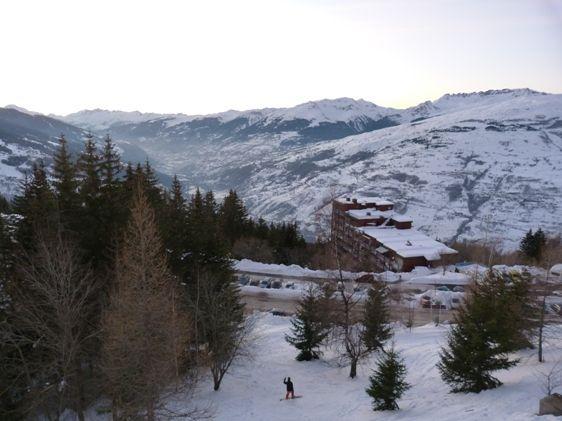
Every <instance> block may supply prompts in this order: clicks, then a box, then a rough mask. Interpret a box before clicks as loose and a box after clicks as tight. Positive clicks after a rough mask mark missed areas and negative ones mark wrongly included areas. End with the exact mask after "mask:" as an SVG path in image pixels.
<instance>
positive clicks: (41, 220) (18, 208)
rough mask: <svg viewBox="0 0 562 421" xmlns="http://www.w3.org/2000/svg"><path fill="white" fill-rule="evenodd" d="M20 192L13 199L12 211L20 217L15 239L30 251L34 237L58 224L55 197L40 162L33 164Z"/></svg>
mask: <svg viewBox="0 0 562 421" xmlns="http://www.w3.org/2000/svg"><path fill="white" fill-rule="evenodd" d="M22 190H23V192H22V194H21V195H20V196H16V197H15V199H14V211H15V212H16V213H18V214H19V215H21V216H22V219H21V220H20V221H19V223H18V229H17V239H18V242H19V243H20V244H21V245H22V247H23V248H24V249H25V250H31V249H33V246H34V241H33V240H34V237H35V236H36V235H37V234H38V233H39V232H40V231H48V230H50V229H52V228H53V227H54V226H55V225H56V224H57V222H58V214H57V212H56V200H55V195H54V194H53V191H52V189H51V186H50V185H49V182H48V180H47V173H46V171H45V166H44V164H43V162H42V161H39V162H36V163H34V164H33V167H32V172H31V176H30V177H27V176H26V179H25V180H24V182H23V186H22Z"/></svg>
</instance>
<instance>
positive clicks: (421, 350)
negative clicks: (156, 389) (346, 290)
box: [177, 313, 562, 421]
mask: <svg viewBox="0 0 562 421" xmlns="http://www.w3.org/2000/svg"><path fill="white" fill-rule="evenodd" d="M256 317H257V323H256V335H257V339H256V342H255V344H254V357H253V360H251V361H250V360H244V361H239V362H237V363H236V364H235V365H234V366H233V367H232V369H231V372H230V373H229V374H227V376H226V377H225V379H224V382H223V384H222V386H221V390H220V391H218V392H213V391H212V384H211V381H210V379H206V380H204V381H203V382H202V384H201V387H200V390H199V392H198V394H197V397H196V399H195V403H196V404H198V405H200V406H206V405H208V403H210V404H211V407H212V408H213V416H214V419H216V420H229V421H238V420H244V421H246V420H264V421H265V420H271V421H274V420H303V421H306V420H338V419H346V420H373V419H384V420H409V419H412V420H414V419H415V420H431V421H435V420H458V419H462V420H513V421H517V420H533V419H536V420H539V419H540V420H543V421H548V420H554V419H556V418H555V417H551V416H545V417H538V416H537V415H536V413H537V412H538V404H539V399H540V398H541V397H542V396H543V393H542V392H541V388H540V385H541V382H542V380H541V378H540V376H539V375H538V370H541V371H547V370H548V369H550V367H552V365H553V364H554V362H555V361H557V360H559V359H562V348H561V347H560V346H561V345H562V341H560V340H559V339H557V340H554V341H549V344H548V345H547V348H546V359H547V362H546V363H544V364H539V363H538V362H537V361H536V360H537V357H536V351H534V350H527V351H523V352H520V353H519V355H518V356H519V357H520V358H521V362H520V364H519V365H518V366H516V367H515V368H513V369H511V370H509V371H503V372H500V373H498V377H499V378H500V379H501V380H502V381H503V382H504V385H503V386H501V387H500V388H498V389H495V390H490V391H485V392H481V393H479V394H451V393H449V391H448V387H447V385H446V384H445V383H443V381H442V380H441V378H440V376H439V372H438V371H437V368H436V367H435V364H436V363H437V361H438V352H439V349H440V347H441V346H442V345H443V344H444V343H445V338H446V336H445V335H446V332H447V329H448V327H446V326H438V327H435V326H433V325H427V326H422V327H419V328H414V329H413V330H412V332H410V331H409V330H408V329H405V328H397V329H396V331H395V338H394V340H395V346H396V348H397V349H398V350H399V351H400V352H401V353H402V356H403V357H404V359H405V362H406V365H407V368H408V376H407V380H408V382H410V383H411V384H412V388H411V389H410V390H408V391H407V392H406V393H405V395H404V397H403V398H402V399H401V400H400V402H399V405H400V410H399V411H396V412H390V411H385V412H373V411H372V410H371V401H370V398H369V396H367V394H366V393H365V388H366V387H367V384H368V376H369V375H370V372H371V370H372V368H374V366H375V358H374V357H372V358H370V359H369V360H368V361H365V362H364V363H363V364H362V365H361V366H360V367H359V369H358V377H357V378H356V379H354V380H352V379H350V378H349V377H348V372H349V367H348V366H344V367H338V359H337V356H336V355H335V354H334V352H333V351H332V350H326V352H325V354H324V357H323V359H322V360H318V361H312V362H298V361H296V360H295V359H294V358H295V356H296V352H295V350H294V348H292V347H291V346H290V345H289V344H288V343H286V342H285V340H284V335H285V334H286V333H288V332H289V327H290V318H288V317H278V316H273V315H271V314H267V313H257V314H256ZM558 336H560V335H558ZM287 376H290V377H291V379H292V380H293V382H294V383H295V392H296V394H297V395H303V398H302V399H297V400H294V401H280V398H283V397H284V395H285V388H284V385H283V383H282V381H283V378H284V377H287ZM177 404H178V405H181V399H178V402H177Z"/></svg>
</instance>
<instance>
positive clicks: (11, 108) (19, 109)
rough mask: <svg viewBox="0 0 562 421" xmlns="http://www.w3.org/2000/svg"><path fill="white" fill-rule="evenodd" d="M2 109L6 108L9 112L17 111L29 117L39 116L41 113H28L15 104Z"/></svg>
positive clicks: (28, 111)
mask: <svg viewBox="0 0 562 421" xmlns="http://www.w3.org/2000/svg"><path fill="white" fill-rule="evenodd" d="M4 108H7V109H9V110H16V111H19V112H20V113H24V114H29V115H40V114H41V113H38V112H36V111H30V110H28V109H27V108H23V107H20V106H18V105H15V104H8V105H6V106H5V107H4Z"/></svg>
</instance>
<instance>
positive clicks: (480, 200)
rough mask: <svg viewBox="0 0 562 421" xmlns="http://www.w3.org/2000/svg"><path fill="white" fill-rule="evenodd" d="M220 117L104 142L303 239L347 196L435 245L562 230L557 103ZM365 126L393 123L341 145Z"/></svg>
mask: <svg viewBox="0 0 562 421" xmlns="http://www.w3.org/2000/svg"><path fill="white" fill-rule="evenodd" d="M242 115H244V116H245V117H243V118H242V117H241V116H242ZM367 115H368V116H369V117H367ZM219 116H220V115H219ZM220 118H221V119H222V118H224V121H223V120H221V121H218V119H219V117H217V116H215V117H206V118H204V119H195V120H191V122H190V123H180V124H175V125H170V124H169V123H166V124H164V123H160V122H158V121H154V120H151V121H149V122H145V123H144V124H134V125H127V124H124V125H122V126H119V127H115V126H114V129H113V130H112V133H113V134H114V136H115V137H116V138H117V139H119V140H121V141H122V142H123V144H134V145H136V146H139V147H140V148H142V149H143V150H144V151H146V153H147V154H148V155H149V156H150V157H151V159H153V160H154V162H155V164H156V166H157V168H159V169H160V170H161V171H163V172H165V173H168V174H172V173H177V174H179V176H180V177H181V178H182V179H183V180H184V181H186V182H187V183H188V184H189V185H190V186H194V185H199V186H202V187H203V188H211V189H214V190H216V191H219V192H220V191H223V190H226V189H228V188H231V187H234V188H236V189H238V190H239V191H240V193H241V194H242V196H243V197H244V199H245V200H246V202H247V203H248V205H249V206H250V210H251V211H252V213H253V214H254V215H261V216H264V217H265V218H268V219H272V220H277V219H296V220H298V221H299V222H301V224H302V226H303V227H304V228H305V229H306V230H307V232H308V233H309V234H310V235H311V236H312V235H314V233H315V232H316V230H317V228H318V227H317V226H316V224H315V220H316V218H315V213H316V212H317V211H318V210H319V209H322V207H323V206H324V205H325V204H326V203H327V202H329V199H330V197H332V196H333V195H334V194H343V193H348V192H352V191H355V192H363V193H371V194H374V195H378V196H386V197H388V198H389V199H391V200H393V201H395V202H396V203H397V204H398V209H399V210H400V211H402V212H408V213H409V214H410V215H411V216H413V217H414V222H415V224H416V225H417V227H418V228H420V229H421V230H422V231H425V232H427V233H428V234H430V235H431V236H433V237H438V238H440V239H442V240H451V239H488V240H493V241H497V242H499V243H501V244H502V245H504V246H505V247H507V248H513V247H515V246H516V245H517V242H518V240H519V239H520V238H521V236H522V234H523V233H524V232H525V231H526V230H528V229H529V228H537V227H539V226H541V227H542V228H543V229H545V230H546V231H548V232H549V233H552V234H556V233H559V232H561V231H562V218H560V215H562V207H561V206H562V184H561V183H562V182H561V180H562V95H548V94H543V93H539V92H535V91H532V90H528V89H520V90H495V91H486V92H477V93H470V94H452V95H445V96H443V97H441V98H440V99H438V100H436V101H434V102H425V103H422V104H420V105H418V106H416V107H413V108H410V109H407V110H393V109H385V108H381V107H377V106H376V105H374V104H370V103H367V102H365V101H353V100H349V99H345V98H344V99H339V100H333V101H316V102H311V103H307V104H302V105H299V106H297V107H295V108H292V109H268V110H261V111H249V112H244V113H238V114H236V113H234V114H232V113H231V114H229V116H228V117H220ZM227 118H228V119H230V120H228V121H229V122H228V123H225V121H226V120H227ZM338 119H339V120H344V119H351V120H349V121H347V122H343V121H337V120H338ZM366 119H371V120H369V121H371V122H372V121H375V120H374V119H378V120H376V121H377V122H380V121H384V119H390V120H389V121H392V122H393V123H391V124H390V123H389V125H390V127H387V126H385V125H382V126H376V127H375V128H373V127H372V126H371V127H365V128H360V129H358V131H360V132H361V131H364V132H365V133H361V134H358V135H354V136H347V137H345V134H346V133H347V131H346V130H347V129H349V127H350V126H351V127H356V128H357V127H360V126H361V124H362V123H361V122H362V121H366ZM174 121H175V120H174ZM273 122H275V124H274V123H273ZM195 123H197V124H198V125H197V126H196V127H195V126H194V124H195ZM342 127H345V128H346V130H343V131H342V132H341V133H340V131H339V130H340V129H341V128H342ZM324 128H326V131H327V132H329V133H330V135H328V136H324V135H323V134H324V132H323V130H324ZM338 133H340V135H338Z"/></svg>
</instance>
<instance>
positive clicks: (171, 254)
mask: <svg viewBox="0 0 562 421" xmlns="http://www.w3.org/2000/svg"><path fill="white" fill-rule="evenodd" d="M165 216H166V217H165V223H164V224H163V233H162V236H163V240H164V245H165V248H166V250H167V252H168V258H169V263H170V269H171V270H172V272H173V273H174V274H175V275H179V276H183V275H184V273H185V270H186V262H185V259H184V256H185V255H186V253H188V251H189V250H188V248H189V243H188V242H189V232H188V211H187V204H186V200H185V198H184V197H183V193H182V186H181V183H180V181H179V180H178V178H177V176H174V178H173V180H172V188H171V191H170V193H169V195H168V199H167V201H166V215H165Z"/></svg>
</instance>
